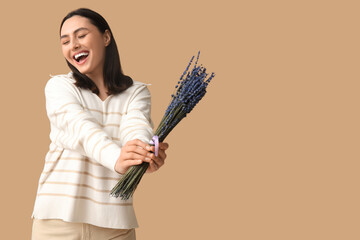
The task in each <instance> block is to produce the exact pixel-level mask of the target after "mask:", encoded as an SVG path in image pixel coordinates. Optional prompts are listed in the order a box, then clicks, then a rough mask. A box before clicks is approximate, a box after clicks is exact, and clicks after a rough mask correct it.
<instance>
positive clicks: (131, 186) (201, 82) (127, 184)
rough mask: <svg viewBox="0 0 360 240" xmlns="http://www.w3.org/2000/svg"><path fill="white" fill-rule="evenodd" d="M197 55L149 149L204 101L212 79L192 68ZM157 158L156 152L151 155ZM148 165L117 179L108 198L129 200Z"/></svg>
mask: <svg viewBox="0 0 360 240" xmlns="http://www.w3.org/2000/svg"><path fill="white" fill-rule="evenodd" d="M199 55H200V51H199V52H198V55H197V58H196V62H195V66H194V67H193V69H192V70H191V71H188V70H189V67H190V65H191V63H192V61H193V59H194V56H193V57H192V58H191V60H190V62H189V64H188V66H187V67H186V69H185V71H184V73H183V74H182V75H181V77H180V80H179V81H178V84H177V85H176V86H175V91H174V93H173V94H172V95H171V97H172V100H171V102H170V104H169V106H168V108H167V109H166V111H165V115H164V117H163V118H162V120H161V121H160V124H159V126H158V128H157V129H156V131H155V133H154V134H155V135H154V138H153V141H152V142H151V143H150V144H151V145H155V148H156V145H157V142H163V141H164V139H165V138H166V136H167V135H168V134H169V133H170V132H171V130H173V128H174V127H175V126H176V125H177V124H178V123H179V122H180V121H181V120H182V119H183V118H184V117H186V115H187V114H188V113H190V112H191V110H193V108H194V107H195V105H196V104H197V103H198V102H199V101H200V100H201V99H202V98H203V97H204V95H205V93H206V87H207V86H208V84H209V82H210V81H211V79H212V78H213V77H214V76H215V74H214V73H211V75H210V76H209V78H208V79H206V77H207V76H208V73H206V68H204V67H203V66H202V65H200V66H196V64H197V62H198V60H199ZM155 155H157V151H155ZM148 166H149V163H147V162H143V163H142V164H140V165H136V166H132V167H130V168H129V170H128V171H127V172H126V173H125V174H124V176H123V177H122V178H121V179H120V181H119V182H118V183H117V184H116V185H115V187H114V188H113V189H112V190H111V193H110V195H111V196H114V197H119V196H120V197H121V198H122V199H123V200H127V199H129V198H130V197H131V196H132V195H133V194H134V192H135V189H136V187H137V185H138V184H139V182H140V180H141V178H142V176H143V175H144V173H145V172H146V169H147V168H148Z"/></svg>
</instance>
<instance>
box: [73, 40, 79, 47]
mask: <svg viewBox="0 0 360 240" xmlns="http://www.w3.org/2000/svg"><path fill="white" fill-rule="evenodd" d="M79 46H80V44H79V42H78V41H77V40H73V42H72V48H73V49H77V48H79Z"/></svg>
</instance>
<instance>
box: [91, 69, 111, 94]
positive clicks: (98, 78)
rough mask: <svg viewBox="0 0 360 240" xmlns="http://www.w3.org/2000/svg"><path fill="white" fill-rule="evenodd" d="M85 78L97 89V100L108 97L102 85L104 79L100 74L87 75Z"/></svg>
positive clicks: (103, 84)
mask: <svg viewBox="0 0 360 240" xmlns="http://www.w3.org/2000/svg"><path fill="white" fill-rule="evenodd" d="M87 76H88V77H89V78H90V79H91V80H92V81H93V82H94V83H95V85H96V86H97V88H98V89H99V94H98V96H99V98H100V99H101V100H104V99H106V98H107V97H108V95H107V89H106V86H105V83H104V77H103V75H102V73H101V74H96V75H95V74H87Z"/></svg>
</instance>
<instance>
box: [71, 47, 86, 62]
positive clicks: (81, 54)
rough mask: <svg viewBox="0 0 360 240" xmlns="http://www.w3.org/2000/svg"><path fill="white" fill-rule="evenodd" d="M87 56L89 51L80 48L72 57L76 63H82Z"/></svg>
mask: <svg viewBox="0 0 360 240" xmlns="http://www.w3.org/2000/svg"><path fill="white" fill-rule="evenodd" d="M88 56H89V51H86V50H82V51H79V52H77V53H75V54H74V55H73V59H74V60H75V63H76V64H77V65H82V64H84V63H85V62H86V60H87V59H88Z"/></svg>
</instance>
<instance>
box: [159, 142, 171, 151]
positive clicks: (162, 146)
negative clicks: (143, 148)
mask: <svg viewBox="0 0 360 240" xmlns="http://www.w3.org/2000/svg"><path fill="white" fill-rule="evenodd" d="M159 148H160V149H162V150H166V149H168V148H169V144H168V143H166V142H161V143H159Z"/></svg>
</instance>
